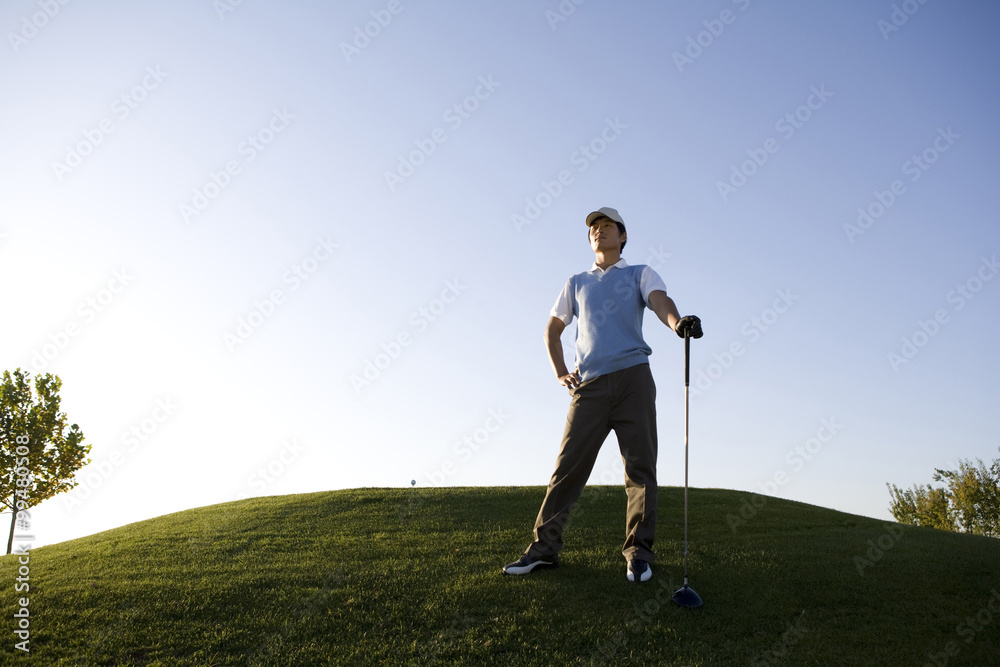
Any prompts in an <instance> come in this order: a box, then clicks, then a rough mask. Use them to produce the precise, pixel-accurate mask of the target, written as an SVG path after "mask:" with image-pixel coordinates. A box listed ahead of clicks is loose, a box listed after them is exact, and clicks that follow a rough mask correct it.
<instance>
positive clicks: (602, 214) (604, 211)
mask: <svg viewBox="0 0 1000 667" xmlns="http://www.w3.org/2000/svg"><path fill="white" fill-rule="evenodd" d="M598 218H610V219H611V220H614V221H615V222H617V223H618V224H620V225H622V226H624V225H625V221H624V220H622V216H621V215H619V214H618V211H617V210H616V209H613V208H610V207H608V206H602V207H601V208H599V209H597V210H596V211H594V212H593V213H591V214H590V215H588V216H587V226H588V227H590V225H591V224H593V222H594V220H597V219H598Z"/></svg>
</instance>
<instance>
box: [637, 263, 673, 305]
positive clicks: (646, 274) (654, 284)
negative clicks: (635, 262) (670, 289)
mask: <svg viewBox="0 0 1000 667" xmlns="http://www.w3.org/2000/svg"><path fill="white" fill-rule="evenodd" d="M639 289H640V290H641V291H642V300H643V301H645V302H646V307H647V308H648V307H649V293H650V292H654V291H656V290H663V292H664V293H666V291H667V285H666V284H665V283H664V282H663V278H661V277H660V274H658V273H657V272H656V271H654V270H653V268H652V267H651V266H648V265H647V266H645V267H643V269H642V274H641V275H640V276H639Z"/></svg>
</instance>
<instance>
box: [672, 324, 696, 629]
mask: <svg viewBox="0 0 1000 667" xmlns="http://www.w3.org/2000/svg"><path fill="white" fill-rule="evenodd" d="M690 380H691V336H690V335H687V334H685V336H684V585H683V586H681V587H680V588H678V589H677V591H676V592H675V593H674V597H673V601H674V602H675V603H677V604H678V605H679V606H681V607H687V608H688V609H693V608H694V607H700V606H701V596H700V595H698V594H697V593H695V592H694V589H693V588H691V587H690V586H688V384H689V383H690Z"/></svg>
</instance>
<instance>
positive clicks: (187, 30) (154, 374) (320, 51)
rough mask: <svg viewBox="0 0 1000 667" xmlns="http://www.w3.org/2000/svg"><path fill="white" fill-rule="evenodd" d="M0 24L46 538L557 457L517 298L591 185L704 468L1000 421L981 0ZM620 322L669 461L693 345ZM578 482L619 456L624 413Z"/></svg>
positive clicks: (378, 8)
mask: <svg viewBox="0 0 1000 667" xmlns="http://www.w3.org/2000/svg"><path fill="white" fill-rule="evenodd" d="M46 12H48V13H46ZM0 27H2V28H3V32H4V35H5V42H6V46H5V47H4V48H2V49H0V84H2V87H3V90H5V91H7V94H5V95H4V96H3V98H2V99H0V127H2V128H3V130H4V139H5V140H4V142H3V143H4V149H3V151H2V154H0V284H3V285H4V287H5V289H4V290H3V297H2V301H3V327H2V328H0V355H2V358H0V367H2V368H3V369H7V370H13V369H14V368H16V367H22V368H24V369H26V370H30V371H31V372H32V373H39V372H51V373H55V374H58V375H59V376H60V377H61V378H62V380H63V390H62V396H63V409H64V410H65V411H66V412H67V413H68V415H69V419H70V421H71V422H75V423H78V424H79V425H80V427H81V428H82V430H83V432H84V434H85V435H86V437H87V442H88V443H90V444H91V445H92V447H93V448H92V451H91V454H90V458H91V460H92V463H91V464H90V465H89V466H88V467H86V468H84V469H83V470H81V471H80V473H79V474H78V480H79V481H80V486H79V487H78V488H77V489H76V490H74V491H73V492H71V493H68V494H63V495H62V496H58V497H56V498H54V499H52V500H49V501H47V502H46V503H44V504H43V505H42V506H41V507H40V508H38V510H37V511H35V512H34V513H33V526H32V527H33V529H34V533H35V535H36V543H35V546H39V545H41V544H46V543H53V542H58V541H62V540H65V539H70V538H74V537H79V536H82V535H87V534H91V533H94V532H97V531H100V530H105V529H108V528H111V527H115V526H119V525H123V524H125V523H129V522H132V521H137V520H141V519H145V518H149V517H152V516H158V515H161V514H165V513H169V512H173V511H178V510H183V509H187V508H191V507H198V506H203V505H208V504H213V503H218V502H225V501H229V500H234V499H237V498H244V497H250V496H259V495H278V494H288V493H301V492H309V491H319V490H327V489H344V488H355V487H367V486H377V487H385V486H409V485H410V482H411V480H414V481H416V483H417V484H418V485H420V486H440V485H544V484H545V483H547V481H548V479H549V476H550V474H551V472H552V466H553V463H554V461H555V457H556V454H557V450H558V445H559V441H560V438H561V435H562V429H563V426H564V423H565V415H566V408H567V406H568V401H569V397H568V395H567V392H566V390H565V388H562V387H560V386H559V385H558V383H557V381H556V379H555V376H554V373H553V371H552V369H551V368H550V366H549V362H548V359H547V356H546V352H545V347H544V344H543V342H542V332H543V328H544V325H545V322H546V320H547V319H548V316H549V315H548V313H549V309H550V308H551V307H552V304H553V303H554V301H555V299H556V297H557V295H558V294H559V291H560V290H561V288H562V286H563V284H564V283H565V281H566V279H567V278H568V277H569V276H570V275H571V274H574V273H578V272H580V271H584V270H586V269H588V268H589V267H590V265H591V263H592V262H593V253H592V252H591V250H590V248H589V245H588V243H587V238H586V229H585V227H584V224H583V223H584V218H585V216H586V215H587V214H588V213H589V212H591V211H593V210H596V209H597V208H599V207H602V206H611V207H615V208H617V209H618V210H619V211H620V212H621V214H622V216H623V217H624V219H625V222H626V224H627V226H628V238H629V242H628V247H627V248H626V249H625V252H624V254H623V256H624V257H625V259H626V260H628V262H629V263H631V264H649V265H651V266H652V267H653V268H655V269H656V271H657V272H658V273H659V274H660V276H661V277H662V278H663V280H664V281H665V283H666V285H667V292H668V294H669V295H670V296H671V297H672V298H673V299H674V300H675V301H676V303H677V305H678V308H679V310H680V312H681V314H695V315H698V316H700V317H701V318H702V321H703V323H704V329H705V337H704V338H702V339H700V340H698V341H695V342H693V344H692V393H691V484H692V486H694V487H718V488H730V489H743V490H750V491H758V492H765V493H768V494H769V495H775V496H780V497H783V498H789V499H794V500H800V501H803V502H808V503H813V504H817V505H822V506H824V507H830V508H835V509H839V510H844V511H849V512H854V513H858V514H863V515H866V516H872V517H878V518H885V519H890V515H889V513H888V510H887V508H888V504H889V494H888V492H887V490H886V487H885V484H886V482H890V483H894V484H897V485H900V486H907V487H908V486H910V485H911V484H913V483H917V482H919V483H926V482H930V481H931V475H932V474H933V471H934V468H944V467H951V466H954V465H955V463H956V462H957V460H958V459H959V458H974V457H980V458H983V459H985V460H991V459H993V458H996V456H997V455H998V454H997V447H998V445H1000V440H998V436H997V433H998V429H997V426H998V421H997V405H998V404H1000V390H998V383H997V381H996V378H997V377H998V374H1000V355H998V354H997V350H996V331H997V330H998V329H1000V308H998V306H1000V280H997V279H995V278H996V277H997V273H998V272H1000V265H998V264H997V256H998V251H1000V233H998V232H1000V227H998V224H997V214H996V206H995V201H994V196H993V195H991V194H990V192H992V191H993V188H994V187H995V183H996V177H997V174H998V167H997V161H996V160H997V158H996V156H997V155H998V154H1000V131H998V129H1000V128H998V125H997V108H998V101H1000V96H998V84H1000V82H998V79H997V76H996V72H995V70H996V64H997V62H1000V57H998V56H1000V45H998V43H997V41H996V39H995V35H996V34H997V30H998V28H1000V7H998V6H996V5H995V4H993V3H989V2H985V1H978V2H973V1H970V0H958V1H955V2H948V3H945V2H941V1H935V0H928V1H926V2H923V3H920V2H917V0H908V1H906V2H896V3H893V2H884V3H879V2H874V3H873V2H860V1H850V2H836V3H835V2H822V3H793V2H784V3H778V4H775V3H763V2H759V1H757V0H738V1H732V2H730V1H728V0H726V1H723V0H716V1H714V2H699V3H693V2H690V3H669V4H667V3H657V2H634V3H627V4H613V3H610V2H602V1H599V0H588V1H587V2H582V3H580V4H577V3H575V2H572V1H571V0H563V1H562V2H555V1H547V2H543V3H535V2H515V3H431V2H426V1H424V2H411V1H407V0H388V1H385V2H382V1H381V0H380V1H376V2H359V3H337V4H335V5H328V4H327V3H319V2H304V1H300V2H283V3H276V2H264V1H257V0H245V1H243V2H241V3H239V4H236V3H234V2H232V1H231V0H218V1H216V2H212V1H211V0H197V1H195V0H188V1H182V2H174V3H170V4H169V5H166V4H156V5H149V4H146V3H125V2H100V1H97V2H91V3H76V2H69V3H67V4H65V5H63V4H60V3H59V2H56V1H54V0H53V1H51V2H45V1H44V0H43V1H41V2H37V1H36V2H26V1H23V0H16V1H12V2H7V3H4V4H3V6H2V7H0ZM574 331H575V325H574V326H571V327H570V328H568V329H567V331H566V333H565V334H564V336H563V339H564V342H565V349H566V351H567V363H571V362H572V349H573V342H572V341H573V339H572V336H573V332H574ZM644 333H645V337H646V340H647V342H648V343H649V344H650V346H651V347H652V348H653V355H652V357H651V358H650V364H651V367H652V370H653V374H654V378H655V379H656V382H657V387H658V394H657V410H658V420H659V423H658V427H659V442H660V456H659V466H658V468H659V475H660V483H661V484H663V485H680V484H682V483H683V345H682V341H681V340H680V339H679V338H678V337H677V336H676V335H674V334H673V333H672V332H670V331H668V330H667V329H666V328H665V327H664V326H663V325H662V324H661V323H659V321H658V320H657V318H656V317H655V315H653V313H652V312H651V311H650V312H647V314H646V319H645V326H644ZM591 483H604V484H607V483H611V484H621V483H622V469H621V464H620V459H619V455H618V451H617V446H616V444H615V440H614V437H613V436H611V437H610V438H609V440H608V442H607V444H606V445H605V448H604V450H602V454H601V456H600V458H599V460H598V462H597V466H596V467H595V470H594V474H593V476H592V478H591ZM539 502H541V496H540V497H539ZM622 509H623V512H624V494H623V507H622ZM680 509H681V508H679V507H676V508H662V510H661V511H663V512H668V513H669V512H680ZM529 537H530V526H527V525H526V526H525V538H526V539H528V538H529Z"/></svg>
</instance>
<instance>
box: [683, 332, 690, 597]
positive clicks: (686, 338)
mask: <svg viewBox="0 0 1000 667" xmlns="http://www.w3.org/2000/svg"><path fill="white" fill-rule="evenodd" d="M690 378H691V337H690V336H684V585H685V586H687V583H688V384H689V382H690Z"/></svg>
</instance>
